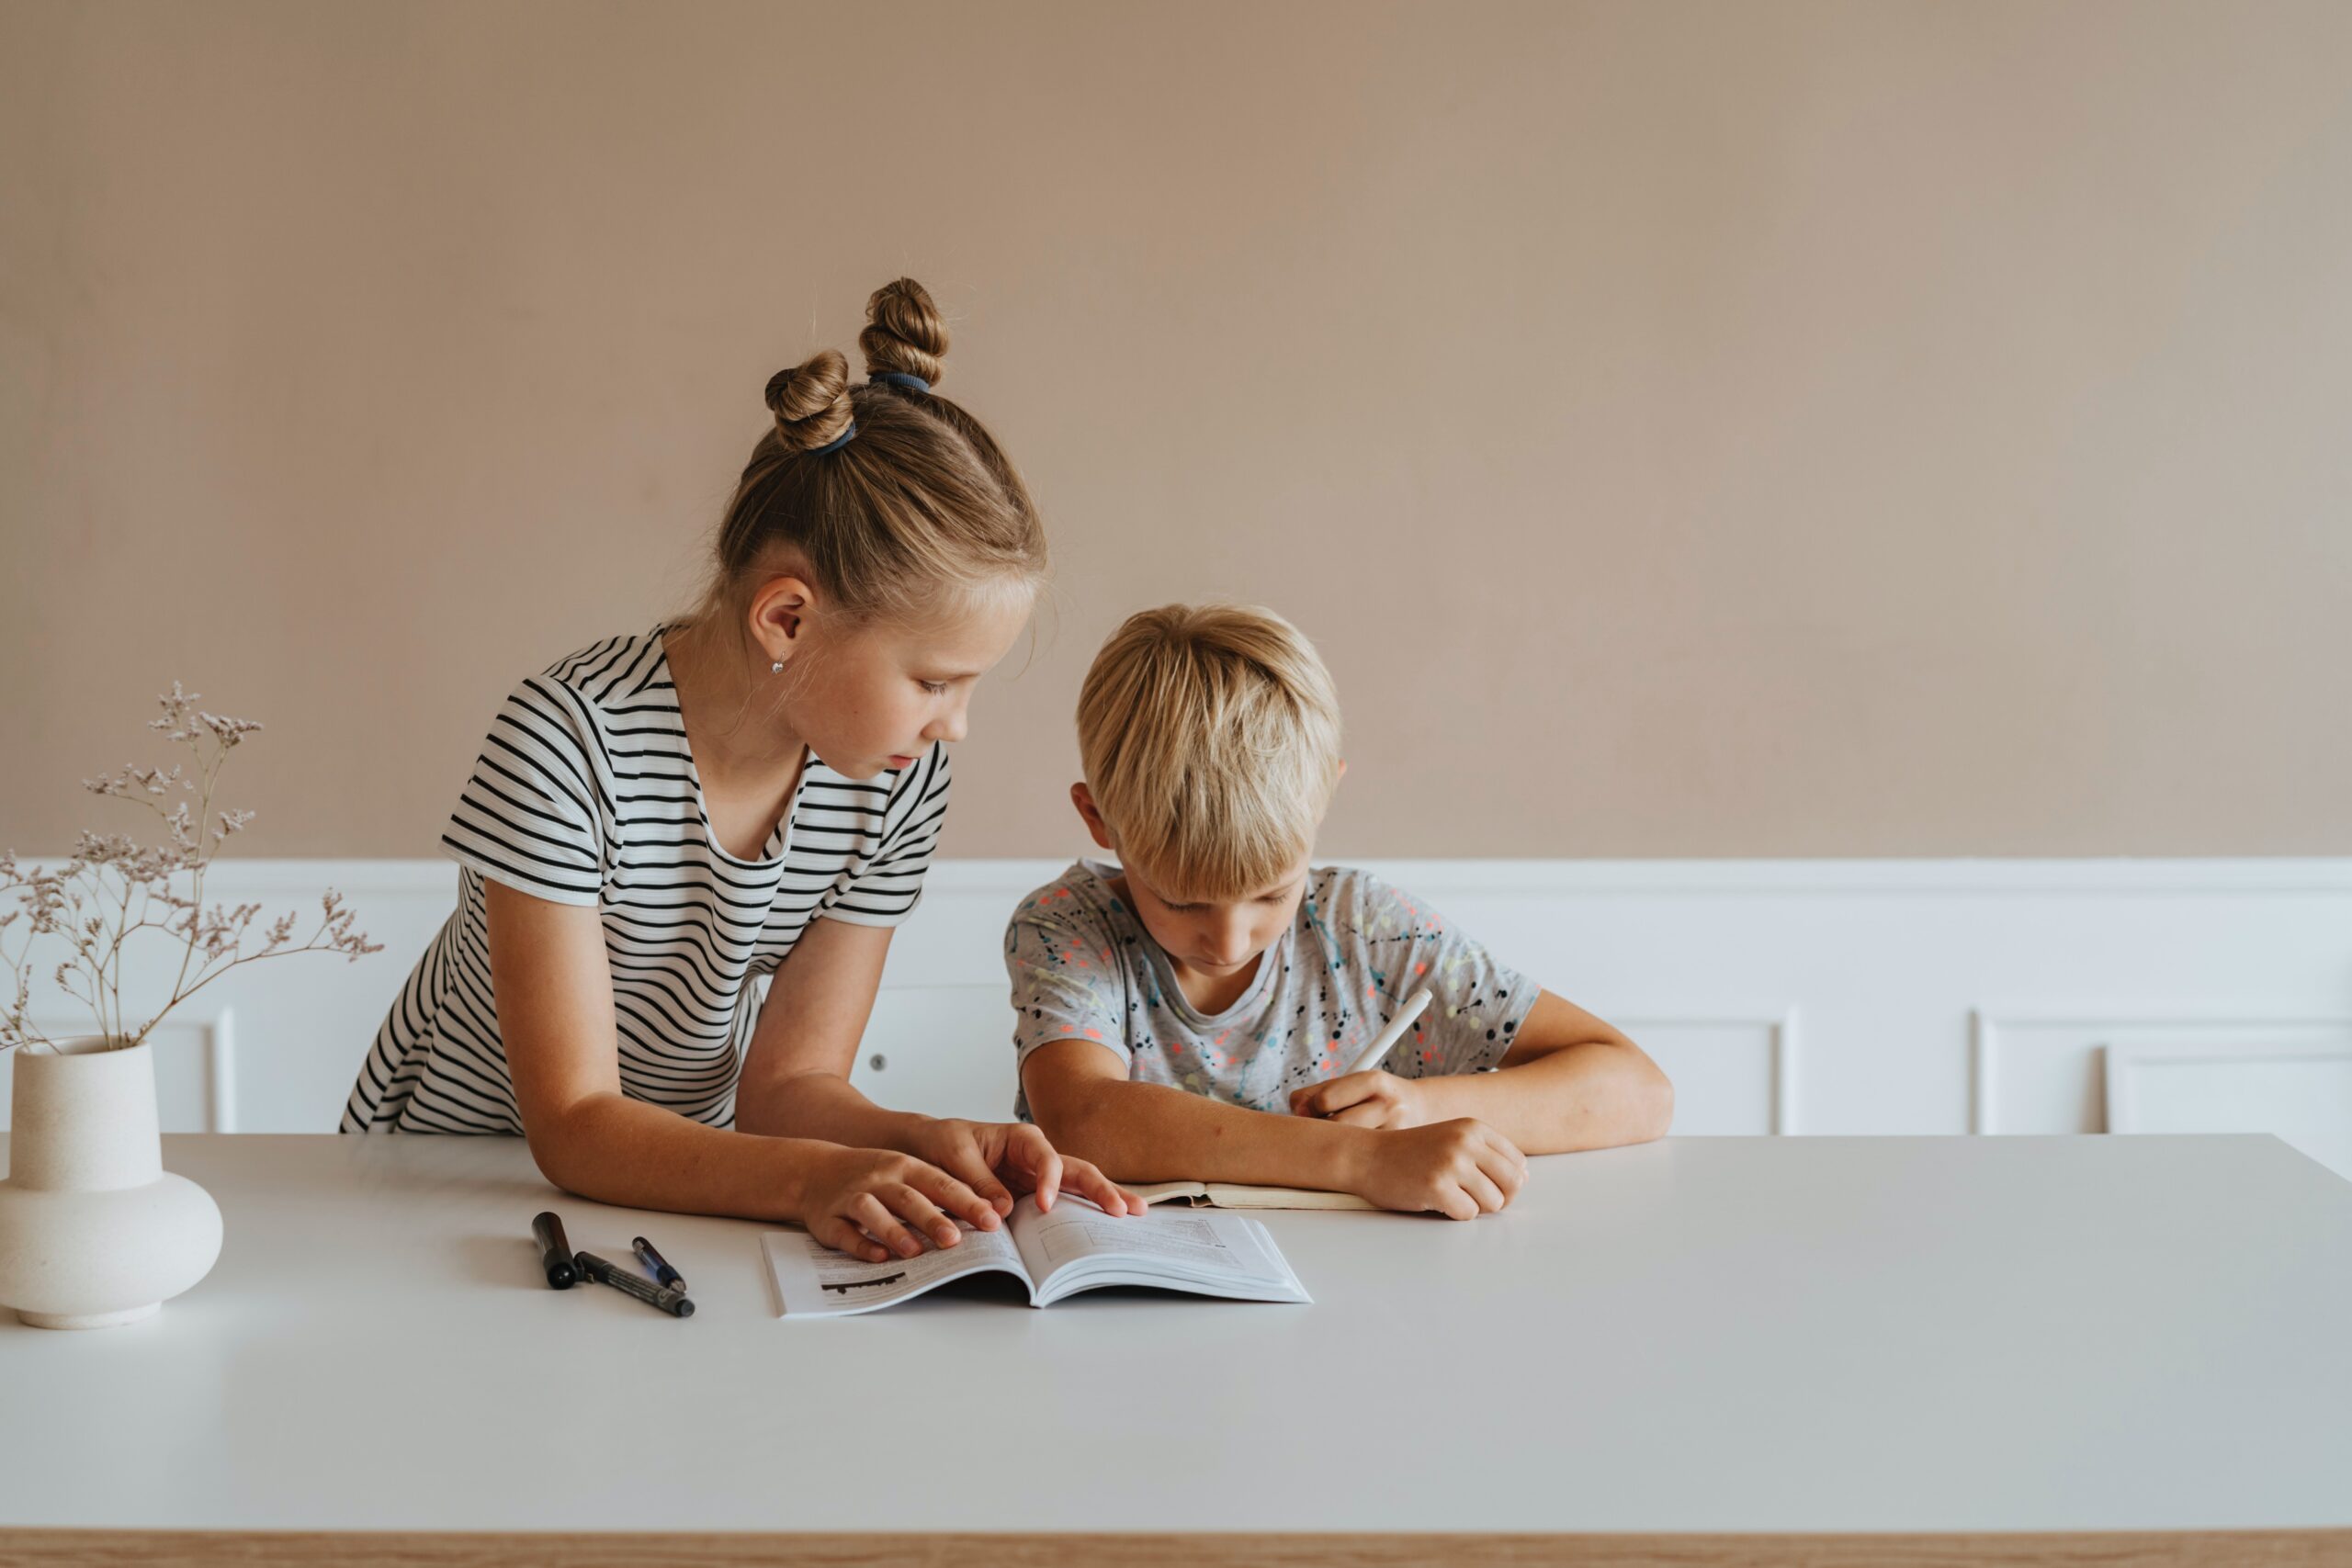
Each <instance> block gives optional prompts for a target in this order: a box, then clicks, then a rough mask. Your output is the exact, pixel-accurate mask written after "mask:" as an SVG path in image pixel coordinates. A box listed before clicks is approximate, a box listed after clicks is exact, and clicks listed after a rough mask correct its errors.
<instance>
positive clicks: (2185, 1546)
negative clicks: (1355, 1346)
mask: <svg viewBox="0 0 2352 1568" xmlns="http://www.w3.org/2000/svg"><path fill="white" fill-rule="evenodd" d="M360 1562H367V1563H392V1564H399V1565H401V1568H540V1565H542V1564H545V1563H549V1562H560V1563H562V1564H563V1565H564V1568H649V1565H650V1564H656V1563H664V1562H692V1563H696V1564H718V1565H721V1568H750V1565H752V1564H761V1565H775V1568H974V1565H976V1564H989V1565H990V1568H996V1565H1002V1568H1103V1565H1105V1564H1117V1565H1118V1568H1176V1565H1177V1564H1189V1563H1218V1564H1233V1565H1236V1568H1389V1565H1392V1564H1405V1563H1424V1562H1442V1563H1444V1564H1446V1565H1447V1568H1457V1565H1458V1568H1539V1565H1541V1568H1553V1565H1555V1564H1557V1565H1569V1568H1797V1565H1802V1568H1865V1565H1870V1568H1881V1565H1885V1568H1976V1565H1978V1564H1984V1563H1996V1564H2014V1565H2030V1568H2180V1565H2188V1568H2332V1565H2341V1564H2346V1563H2352V1528H2346V1529H2282V1530H2177V1531H2176V1530H2116V1531H2081V1532H2075V1531H2065V1532H2051V1531H2016V1532H1992V1533H1945V1534H1909V1533H1889V1534H1861V1533H1855V1534H1833V1535H1797V1534H1760V1535H1626V1534H1612V1535H1581V1534H1579V1535H1469V1534H1459V1533H1442V1534H1440V1533H1414V1532H1397V1533H1381V1534H1356V1535H1329V1534H1315V1533H1304V1532H1302V1533H1299V1534H1282V1533H1273V1532H1263V1531H1253V1532H1234V1533H1220V1532H1208V1531H1204V1532H1202V1533H1198V1534H1192V1533H1182V1534H1180V1533H1167V1534H1157V1533H1155V1534H1136V1535H1122V1534H1107V1533H1078V1532H1073V1533H1066V1534H1054V1533H1039V1534H1013V1533H1001V1534H1000V1533H990V1532H982V1531H965V1532H940V1533H935V1534H920V1535H897V1534H878V1533H877V1534H872V1535H866V1534H849V1533H837V1532H826V1533H817V1534H809V1535H780V1534H764V1533H717V1534H672V1533H645V1534H638V1533H626V1532H593V1533H591V1532H581V1533H556V1532H548V1533H536V1534H535V1533H487V1532H484V1533H474V1532H465V1531H390V1530H387V1531H365V1530H362V1531H351V1532H342V1531H325V1530H262V1531H249V1530H221V1531H214V1530H113V1529H90V1530H82V1529H0V1568H17V1565H18V1564H26V1565H32V1564H40V1565H43V1568H130V1565H132V1564H138V1565H140V1568H147V1565H150V1564H166V1563H188V1564H201V1565H204V1568H210V1565H213V1564H233V1565H236V1568H277V1565H280V1564H284V1565H288V1568H294V1565H306V1564H311V1563H360Z"/></svg>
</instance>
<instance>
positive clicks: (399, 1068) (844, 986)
mask: <svg viewBox="0 0 2352 1568" xmlns="http://www.w3.org/2000/svg"><path fill="white" fill-rule="evenodd" d="M866 317H867V326H866V328H865V332H864V333H861V334H860V336H859V339H858V343H859V346H860V348H861V349H862V350H863V351H864V354H865V362H866V369H867V373H868V377H869V379H868V380H867V381H866V382H865V384H863V385H860V386H854V387H853V386H851V385H850V384H849V380H848V366H847V362H846V361H845V360H844V359H843V358H842V355H839V354H836V353H834V352H833V351H832V350H831V349H827V350H825V351H823V352H822V353H820V354H818V355H816V356H815V357H814V358H811V359H809V361H808V362H807V363H805V364H803V365H800V366H798V367H795V368H793V369H790V370H786V371H782V372H780V373H778V374H777V375H776V376H775V378H774V379H772V380H771V381H769V383H768V387H767V405H768V409H769V411H770V412H772V413H773V414H774V415H775V423H774V427H773V428H772V429H770V430H769V431H767V432H766V433H765V434H763V435H762V436H761V437H760V441H759V444H758V445H757V446H754V447H753V448H752V459H751V462H750V463H749V465H748V466H746V467H745V468H744V470H743V477H742V480H741V483H740V484H739V485H738V486H737V488H736V491H735V496H734V499H733V501H732V502H729V506H728V510H727V516H726V521H725V522H724V524H723V525H721V527H720V530H719V536H718V570H717V571H716V572H715V573H714V575H713V577H712V580H711V582H710V585H709V588H708V590H707V592H706V594H705V596H704V600H703V604H701V606H700V607H699V609H698V610H697V611H696V612H695V615H693V616H692V617H691V618H690V619H687V620H684V621H680V622H677V623H674V624H672V625H667V626H656V627H655V628H654V629H653V630H652V631H650V632H648V633H645V634H643V635H640V636H634V637H611V638H607V639H606V640H605V641H603V642H599V643H597V644H596V645H594V647H592V648H588V649H583V650H582V651H581V652H579V653H576V654H573V655H571V657H569V658H567V659H563V660H558V661H557V662H556V663H555V664H553V665H552V666H550V667H549V668H548V670H547V671H544V672H543V673H541V674H538V675H534V676H531V677H529V678H528V679H526V680H525V681H524V682H522V683H521V684H520V685H519V686H517V687H516V688H515V691H514V694H512V695H511V696H509V697H508V698H507V700H506V704H505V706H504V707H503V709H501V710H500V712H499V715H498V716H497V718H496V720H495V721H494V722H493V724H492V727H491V731H490V736H489V739H488V740H487V741H486V742H485V744H484V746H483V749H482V752H481V760H480V761H478V762H477V763H476V764H475V767H474V773H473V777H472V779H471V780H470V781H469V783H468V784H467V785H466V788H465V791H464V793H463V795H461V796H460V798H459V800H458V807H457V810H456V812H455V813H454V814H453V815H452V816H451V818H450V819H449V823H448V828H447V831H446V832H445V833H444V834H443V835H442V840H441V841H442V844H443V845H444V847H445V848H446V850H447V852H448V854H449V855H450V856H451V857H452V858H453V859H455V860H456V861H457V862H458V864H459V865H460V866H461V867H462V868H463V869H462V871H461V872H460V874H459V877H458V909H457V912H456V913H455V914H453V915H452V916H451V917H450V918H449V920H448V922H447V924H446V925H445V926H443V927H442V929H441V933H440V935H439V936H438V937H437V938H436V939H435V941H434V942H433V944H432V946H431V947H430V948H428V949H427V950H426V952H425V954H424V958H423V959H422V960H421V961H420V962H419V963H418V964H417V967H416V970H415V972H414V973H413V975H412V976H410V977H409V981H408V984H407V985H406V986H405V987H403V988H402V989H401V995H400V998H399V999H398V1000H397V1001H396V1002H395V1003H394V1004H393V1006H392V1010H391V1012H390V1016H389V1017H387V1018H386V1019H385V1020H384V1024H383V1027H382V1029H381V1030H379V1032H378V1033H377V1036H376V1042H375V1045H374V1047H373V1049H372V1050H370V1051H369V1053H368V1059H367V1062H366V1063H365V1065H364V1066H362V1068H361V1070H360V1074H359V1080H358V1082H357V1083H356V1084H355V1085H354V1086H353V1088H352V1091H351V1099H350V1102H349V1104H348V1105H346V1106H345V1110H344V1114H343V1123H342V1125H343V1130H344V1131H345V1132H366V1131H384V1132H448V1133H521V1134H523V1135H524V1136H525V1137H526V1139H528V1140H529V1143H530V1148H531V1156H532V1158H533V1159H534V1160H536V1161H537V1164H538V1168H539V1169H540V1171H541V1172H542V1173H543V1174H544V1175H545V1176H546V1177H547V1178H548V1180H550V1181H552V1182H554V1183H555V1184H556V1185H558V1186H559V1187H562V1188H564V1189H566V1190H570V1191H572V1192H576V1193H578V1194H579V1195H581V1196H582V1197H583V1198H589V1199H593V1200H594V1201H599V1202H605V1203H615V1204H621V1205H625V1206H628V1207H630V1208H643V1209H670V1210H678V1211H684V1212H687V1213H713V1214H741V1215H744V1216H747V1217H751V1218H755V1219H767V1220H797V1221H799V1222H801V1223H802V1224H805V1225H806V1226H807V1227H808V1228H809V1232H810V1233H811V1234H812V1235H816V1236H817V1237H818V1238H819V1239H820V1240H821V1241H824V1242H827V1243H829V1244H830V1245H831V1246H834V1247H841V1248H842V1249H843V1250H845V1251H849V1252H853V1253H855V1254H857V1255H858V1256H860V1257H863V1258H867V1259H869V1260H871V1261H875V1262H879V1261H882V1260H883V1259H885V1258H888V1256H890V1255H891V1253H893V1252H895V1253H897V1254H899V1255H900V1256H905V1257H911V1256H912V1255H914V1254H915V1253H916V1252H918V1251H920V1250H921V1249H922V1239H920V1238H921V1237H928V1238H929V1239H930V1240H931V1241H932V1242H933V1244H935V1245H937V1246H940V1247H952V1246H954V1245H955V1244H956V1235H957V1230H956V1220H958V1219H961V1220H964V1221H967V1222H968V1223H970V1224H974V1225H977V1226H979V1227H981V1228H983V1229H987V1228H992V1227H994V1226H995V1225H996V1224H999V1223H1000V1217H1001V1215H1003V1214H1005V1213H1010V1212H1011V1210H1012V1201H1013V1200H1012V1194H1013V1191H1014V1190H1034V1191H1035V1193H1036V1195H1037V1201H1038V1202H1039V1204H1040V1205H1041V1206H1049V1205H1050V1204H1051V1203H1052V1202H1053V1201H1054V1198H1055V1195H1056V1193H1057V1191H1058V1190H1060V1189H1062V1188H1064V1187H1067V1188H1069V1190H1072V1191H1075V1192H1079V1193H1082V1194H1083V1195H1084V1196H1086V1197H1087V1198H1089V1199H1091V1200H1092V1201H1094V1202H1096V1203H1098V1204H1100V1205H1101V1206H1102V1207H1103V1209H1104V1210H1105V1211H1107V1212H1109V1213H1114V1214H1118V1213H1128V1212H1133V1213H1142V1212H1143V1203H1142V1201H1141V1200H1140V1199H1137V1198H1136V1197H1134V1196H1133V1195H1132V1194H1129V1193H1126V1192H1124V1191H1122V1190H1120V1189H1118V1188H1116V1187H1114V1186H1113V1185H1112V1184H1111V1183H1110V1182H1108V1181H1107V1180H1105V1179H1103V1176H1102V1175H1101V1173H1100V1172H1098V1171H1097V1170H1095V1168H1093V1167H1092V1166H1091V1165H1088V1164H1087V1163H1085V1162H1084V1161H1082V1160H1075V1159H1071V1160H1065V1159H1062V1158H1061V1157H1059V1156H1057V1155H1056V1154H1055V1152H1054V1150H1053V1148H1052V1146H1051V1145H1050V1144H1048V1143H1047V1142H1046V1138H1045V1135H1044V1134H1041V1133H1039V1132H1038V1131H1037V1130H1036V1129H1035V1128H1034V1127H1029V1126H1024V1125H1000V1124H986V1123H978V1122H961V1121H936V1120H933V1119H932V1118H930V1117H925V1116H917V1115H910V1114H901V1113H897V1112H893V1111H884V1110H882V1109H880V1108H878V1107H876V1106H875V1105H873V1104H872V1103H870V1102H869V1101H868V1100H866V1099H865V1096H863V1095H861V1094H860V1093H859V1092H858V1091H857V1090H856V1089H853V1088H851V1087H850V1084H849V1080H848V1074H849V1067H850V1063H851V1061H852V1059H853V1057H854V1054H855V1051H856V1048H857V1043H858V1037H859V1035H860V1034H861V1033H863V1032H864V1031H865V1022H866V1019H867V1016H868V1014H869V1013H870V1012H871V1011H872V1009H873V1006H874V993H875V987H876V984H877V983H878V982H879V980H880V978H881V974H882V961H883V957H884V955H885V953H887V952H888V947H889V942H890V931H891V928H892V927H893V926H895V925H897V924H898V922H899V921H900V920H903V919H906V917H907V916H908V915H909V914H910V912H912V910H913V908H914V907H915V904H916V901H917V899H918V898H919V897H920V896H921V893H922V878H923V872H924V870H925V868H926V867H927V865H928V864H929V863H930V858H931V852H932V848H933V844H935V843H936V842H937V840H938V836H939V827H940V821H941V818H942V817H943V815H944V812H945V810H946V806H947V783H948V773H947V753H946V751H945V750H944V747H945V746H946V745H947V744H948V743H950V742H953V741H956V740H960V739H963V737H964V729H965V713H966V710H967V705H968V704H969V703H970V701H971V694H972V687H973V685H974V683H975V682H978V680H979V678H980V676H981V675H982V674H983V673H984V672H986V671H988V670H989V668H990V667H992V666H993V665H994V664H995V663H996V662H997V661H998V660H1000V659H1001V658H1002V657H1003V656H1004V654H1005V652H1006V650H1007V649H1009V648H1010V647H1011V646H1012V641H1013V639H1014V638H1015V637H1017V636H1018V635H1019V633H1020V631H1021V628H1022V626H1023V625H1024V624H1025V623H1026V622H1027V620H1028V618H1029V614H1030V610H1031V607H1032V604H1033V601H1034V599H1035V594H1036V592H1037V590H1038V588H1039V586H1040V584H1041V583H1042V581H1043V580H1044V577H1045V573H1046V543H1045V536H1044V533H1043V531H1042V529H1041V528H1040V527H1039V525H1038V522H1037V516H1036V512H1035V507H1034V506H1033V505H1032V504H1031V502H1030V499H1029V493H1028V491H1027V489H1026V487H1025V486H1023V483H1022V481H1021V478H1020V476H1019V475H1018V474H1017V473H1015V472H1014V471H1013V468H1012V464H1011V463H1010V462H1008V461H1007V460H1006V458H1005V457H1004V454H1003V453H1002V452H1001V450H999V448H998V446H997V445H996V442H995V440H994V439H993V438H991V437H990V436H989V433H988V432H987V430H985V429H984V428H983V427H982V426H981V424H980V423H979V422H978V420H976V419H974V418H973V417H972V416H971V415H970V414H968V413H967V412H964V411H963V410H962V409H961V408H958V407H957V406H956V404H954V403H952V402H950V401H948V400H946V399H944V398H943V397H941V396H939V395H938V393H936V392H935V391H933V387H935V386H936V385H937V383H938V381H939V379H940V375H941V365H940V355H942V354H943V353H944V352H945V350H946V347H947V333H946V331H945V329H944V326H943V325H942V324H941V321H940V320H939V315H938V312H937V311H936V310H935V309H934V308H933V305H932V301H931V297H930V295H929V294H927V293H926V292H925V291H924V290H923V288H922V286H921V285H920V284H917V283H915V282H913V281H912V280H910V279H906V278H901V279H899V281H898V282H896V283H892V284H890V285H888V287H886V288H881V289H879V290H877V291H876V293H875V295H874V297H873V298H872V299H870V300H869V301H868V302H867V305H866ZM763 976H774V978H773V980H772V982H771V985H770V987H769V992H768V1001H767V1005H766V1006H765V1007H764V1008H763V1007H761V1006H760V1005H759V1002H758V998H757V995H756V993H755V992H754V991H753V990H752V988H751V983H752V981H753V980H755V979H758V978H760V977H763ZM739 1063H740V1070H739ZM730 1121H731V1122H732V1123H733V1127H732V1130H729V1122H730Z"/></svg>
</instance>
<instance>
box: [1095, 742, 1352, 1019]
mask: <svg viewBox="0 0 2352 1568" xmlns="http://www.w3.org/2000/svg"><path fill="white" fill-rule="evenodd" d="M1341 765H1342V767H1344V766H1345V764H1341ZM1069 794H1070V800H1071V802H1072V803H1073V804H1075V805H1076V806H1077V807H1078V814H1079V816H1080V817H1081V818H1085V821H1086V827H1087V831H1089V832H1091V833H1092V834H1093V835H1094V841H1095V842H1096V843H1097V844H1099V845H1101V846H1102V847H1103V848H1104V849H1106V850H1116V849H1117V848H1118V845H1117V844H1115V843H1114V842H1113V841H1112V838H1111V829H1110V826H1109V824H1107V823H1105V822H1104V821H1103V814H1102V813H1101V812H1100V811H1098V810H1096V809H1095V806H1094V795H1093V792H1092V791H1091V790H1089V789H1088V788H1087V787H1086V785H1084V784H1072V785H1071V786H1070V792H1069ZM1309 858H1310V857H1309V856H1308V855H1306V854H1302V855H1300V856H1299V857H1298V861H1297V863H1295V864H1294V865H1292V866H1290V867H1289V868H1288V869H1286V870H1285V871H1283V873H1282V874H1280V875H1279V876H1278V877H1276V878H1275V879H1274V880H1273V881H1272V883H1270V884H1268V885H1267V886H1264V887H1261V888H1258V889H1257V890H1255V891H1254V892H1252V893H1251V894H1250V896H1249V897H1243V898H1234V899H1224V900H1218V901H1216V902H1214V903H1199V904H1193V903H1177V902H1175V901H1173V900H1170V899H1168V898H1164V897H1161V896H1160V895H1159V892H1158V891H1157V890H1156V889H1155V888H1153V886H1151V884H1150V883H1149V882H1148V880H1147V879H1146V878H1145V877H1144V876H1143V874H1141V873H1139V872H1137V871H1136V868H1135V867H1133V866H1128V867H1126V868H1125V872H1124V874H1122V876H1121V878H1120V880H1121V881H1123V882H1124V883H1125V884H1126V889H1127V901H1128V902H1129V903H1130V904H1132V905H1134V906H1135V911H1136V919H1140V920H1141V921H1142V922H1143V929H1144V930H1145V931H1148V932H1149V933H1150V936H1151V940H1152V941H1154V942H1158V943H1159V950H1160V951H1161V952H1162V953H1166V954H1168V956H1169V957H1170V958H1171V959H1173V960H1175V962H1176V963H1177V964H1178V965H1179V966H1181V967H1182V968H1183V969H1188V970H1191V971H1193V972H1194V973H1197V974H1201V975H1209V976H1228V975H1232V974H1234V973H1236V972H1238V970H1240V969H1242V968H1243V967H1244V966H1246V965H1248V964H1254V963H1256V962H1257V960H1258V955H1259V954H1260V953H1264V952H1265V951H1266V949H1268V948H1270V947H1272V946H1273V944H1274V943H1275V942H1276V941H1277V940H1279V939H1280V938H1281V936H1282V934H1283V931H1286V930H1288V929H1289V927H1290V923H1291V921H1293V920H1294V919H1297V918H1298V904H1299V900H1300V899H1301V898H1303V897H1306V868H1307V863H1308V860H1309Z"/></svg>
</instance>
